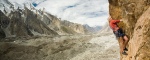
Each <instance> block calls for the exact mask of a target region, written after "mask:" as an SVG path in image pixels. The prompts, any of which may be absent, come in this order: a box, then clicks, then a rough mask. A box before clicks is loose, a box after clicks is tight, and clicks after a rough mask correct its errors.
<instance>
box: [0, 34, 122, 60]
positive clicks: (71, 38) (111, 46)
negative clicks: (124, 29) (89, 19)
mask: <svg viewBox="0 0 150 60" xmlns="http://www.w3.org/2000/svg"><path fill="white" fill-rule="evenodd" d="M0 41H1V42H0V60H119V47H118V42H117V40H116V39H115V37H114V36H113V34H101V35H64V36H55V37H51V36H35V37H30V38H29V37H20V38H19V37H18V38H6V39H1V40H0Z"/></svg>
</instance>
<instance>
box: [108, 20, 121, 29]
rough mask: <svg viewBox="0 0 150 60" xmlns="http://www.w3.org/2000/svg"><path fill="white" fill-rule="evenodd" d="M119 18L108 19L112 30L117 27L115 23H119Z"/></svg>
mask: <svg viewBox="0 0 150 60" xmlns="http://www.w3.org/2000/svg"><path fill="white" fill-rule="evenodd" d="M119 22H120V20H110V21H109V26H110V28H111V29H112V30H113V31H117V30H118V29H119V27H118V25H117V23H119Z"/></svg>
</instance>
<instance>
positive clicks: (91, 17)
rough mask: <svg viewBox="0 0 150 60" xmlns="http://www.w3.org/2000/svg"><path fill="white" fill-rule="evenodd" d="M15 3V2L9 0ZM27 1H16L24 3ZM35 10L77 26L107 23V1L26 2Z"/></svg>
mask: <svg viewBox="0 0 150 60" xmlns="http://www.w3.org/2000/svg"><path fill="white" fill-rule="evenodd" d="M10 1H12V2H13V1H16V0H10ZM25 1H27V0H18V1H17V2H18V3H24V2H25ZM28 1H32V4H33V5H34V6H35V8H36V9H42V8H45V10H46V11H47V12H49V13H51V14H52V15H55V16H57V17H58V18H61V20H68V21H71V22H74V23H79V24H88V25H89V26H102V25H104V24H105V23H106V22H107V17H108V5H109V4H108V0H28Z"/></svg>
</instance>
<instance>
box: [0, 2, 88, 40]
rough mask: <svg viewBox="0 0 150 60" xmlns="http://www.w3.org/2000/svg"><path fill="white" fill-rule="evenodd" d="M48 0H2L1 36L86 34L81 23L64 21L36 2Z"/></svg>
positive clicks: (0, 6)
mask: <svg viewBox="0 0 150 60" xmlns="http://www.w3.org/2000/svg"><path fill="white" fill-rule="evenodd" d="M44 1H46V0H18V1H15V0H0V2H1V3H0V14H1V16H0V19H1V20H0V25H1V28H0V36H1V37H5V36H6V37H12V36H13V37H17V36H34V35H41V34H46V35H58V34H59V35H64V34H65V35H66V34H84V33H85V29H84V27H83V26H82V25H81V24H76V23H72V22H69V21H62V20H60V19H59V18H57V17H56V16H54V15H52V14H50V13H48V12H46V11H45V9H44V8H41V9H36V8H35V6H36V4H37V5H38V4H40V3H42V2H44Z"/></svg>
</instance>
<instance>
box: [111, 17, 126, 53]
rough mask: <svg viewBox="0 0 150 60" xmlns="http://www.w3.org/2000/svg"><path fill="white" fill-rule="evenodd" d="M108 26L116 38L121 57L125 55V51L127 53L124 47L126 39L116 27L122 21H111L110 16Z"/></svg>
mask: <svg viewBox="0 0 150 60" xmlns="http://www.w3.org/2000/svg"><path fill="white" fill-rule="evenodd" d="M108 21H109V26H110V27H111V29H112V30H113V33H114V34H115V36H116V37H117V38H118V41H119V46H120V53H122V54H123V55H127V53H126V52H125V51H128V49H127V48H126V45H127V43H128V41H129V40H128V37H127V36H126V35H125V33H124V32H123V31H122V29H121V28H120V27H119V26H118V25H117V23H119V22H120V21H122V20H113V19H112V18H111V16H110V17H109V18H108Z"/></svg>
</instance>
